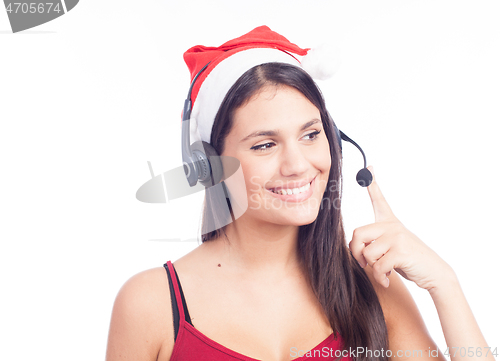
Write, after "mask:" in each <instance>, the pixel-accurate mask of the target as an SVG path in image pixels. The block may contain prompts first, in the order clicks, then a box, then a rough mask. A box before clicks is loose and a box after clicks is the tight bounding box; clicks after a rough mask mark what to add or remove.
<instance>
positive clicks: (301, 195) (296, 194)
mask: <svg viewBox="0 0 500 361" xmlns="http://www.w3.org/2000/svg"><path fill="white" fill-rule="evenodd" d="M316 178H317V177H314V178H313V179H312V180H311V181H310V182H309V183H306V184H305V185H303V186H301V187H296V188H281V187H275V188H266V190H267V191H268V192H269V193H271V194H272V196H273V197H277V198H280V199H282V200H284V201H287V202H302V201H305V200H306V199H308V198H309V197H311V196H312V194H313V192H314V189H313V187H314V184H315V183H314V182H315V179H316Z"/></svg>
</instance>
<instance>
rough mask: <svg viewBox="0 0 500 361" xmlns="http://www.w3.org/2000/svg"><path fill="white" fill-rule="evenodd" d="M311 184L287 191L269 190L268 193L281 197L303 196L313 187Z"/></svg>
mask: <svg viewBox="0 0 500 361" xmlns="http://www.w3.org/2000/svg"><path fill="white" fill-rule="evenodd" d="M311 183H312V181H311V182H309V183H307V184H306V185H305V186H302V187H299V188H291V189H290V188H287V189H283V188H282V189H277V190H274V189H268V191H270V192H273V193H274V194H279V195H283V196H285V195H292V194H301V193H304V192H307V190H308V189H309V188H310V187H311Z"/></svg>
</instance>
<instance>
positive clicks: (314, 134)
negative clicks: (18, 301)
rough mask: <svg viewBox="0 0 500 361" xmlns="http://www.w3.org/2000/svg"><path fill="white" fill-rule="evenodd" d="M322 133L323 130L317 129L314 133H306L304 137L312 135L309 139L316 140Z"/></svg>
mask: <svg viewBox="0 0 500 361" xmlns="http://www.w3.org/2000/svg"><path fill="white" fill-rule="evenodd" d="M319 133H321V130H316V131H314V132H312V133H309V134H307V135H305V136H304V137H312V138H309V139H307V140H310V141H314V140H316V139H318V134H319Z"/></svg>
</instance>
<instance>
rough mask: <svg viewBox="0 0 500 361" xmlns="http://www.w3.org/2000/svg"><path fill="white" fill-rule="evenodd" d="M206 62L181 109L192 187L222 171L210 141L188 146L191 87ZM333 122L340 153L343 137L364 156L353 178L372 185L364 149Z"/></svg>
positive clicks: (184, 153)
mask: <svg viewBox="0 0 500 361" xmlns="http://www.w3.org/2000/svg"><path fill="white" fill-rule="evenodd" d="M209 64H210V62H209V63H207V64H206V65H205V66H204V67H203V68H202V69H201V70H200V71H199V72H198V73H197V74H196V76H195V77H194V78H193V81H192V82H191V86H190V87H189V91H188V95H187V98H186V100H185V101H184V108H183V112H182V141H181V143H182V144H181V145H182V163H183V168H184V173H185V175H186V177H187V180H188V183H189V185H190V186H191V187H194V186H195V185H196V183H197V182H198V181H199V182H200V183H201V184H202V185H204V186H205V187H210V186H214V185H215V184H217V183H219V182H220V181H221V179H222V174H223V168H222V162H221V159H220V156H219V154H217V151H216V150H215V149H214V148H213V147H212V146H211V145H210V144H209V143H207V142H204V141H197V142H194V143H193V144H192V145H190V118H191V110H192V102H191V92H192V91H193V86H194V84H195V82H196V80H197V79H198V77H199V76H200V74H201V73H202V72H203V71H204V70H205V69H206V68H207V66H208V65H209ZM332 123H333V128H334V130H335V134H336V137H337V141H338V143H339V145H340V151H341V152H342V142H341V140H345V141H346V142H349V143H351V144H353V145H354V146H355V147H356V148H358V149H359V151H360V152H361V154H362V155H363V161H364V167H363V169H361V170H360V171H359V172H358V174H356V181H357V182H358V184H359V185H360V186H361V187H368V186H369V185H370V184H371V182H372V180H373V177H372V174H371V172H370V171H369V170H368V169H367V168H366V156H365V152H363V149H361V147H360V146H359V145H358V144H357V143H356V142H355V141H354V140H352V139H351V138H349V137H348V136H347V135H345V134H344V133H343V132H342V131H341V130H339V129H338V128H337V126H336V125H335V122H333V120H332Z"/></svg>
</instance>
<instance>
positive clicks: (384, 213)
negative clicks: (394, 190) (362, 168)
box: [367, 165, 396, 222]
mask: <svg viewBox="0 0 500 361" xmlns="http://www.w3.org/2000/svg"><path fill="white" fill-rule="evenodd" d="M367 168H368V170H369V171H370V173H371V174H372V176H373V181H372V183H371V184H370V185H369V186H368V193H369V194H370V198H371V200H372V205H373V211H374V212H375V222H379V221H387V220H391V219H394V218H396V216H395V215H394V213H392V210H391V207H389V204H388V203H387V201H386V200H385V198H384V195H383V194H382V191H381V190H380V188H379V186H378V183H377V180H376V179H375V173H374V172H373V167H372V166H371V165H370V166H368V167H367Z"/></svg>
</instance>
